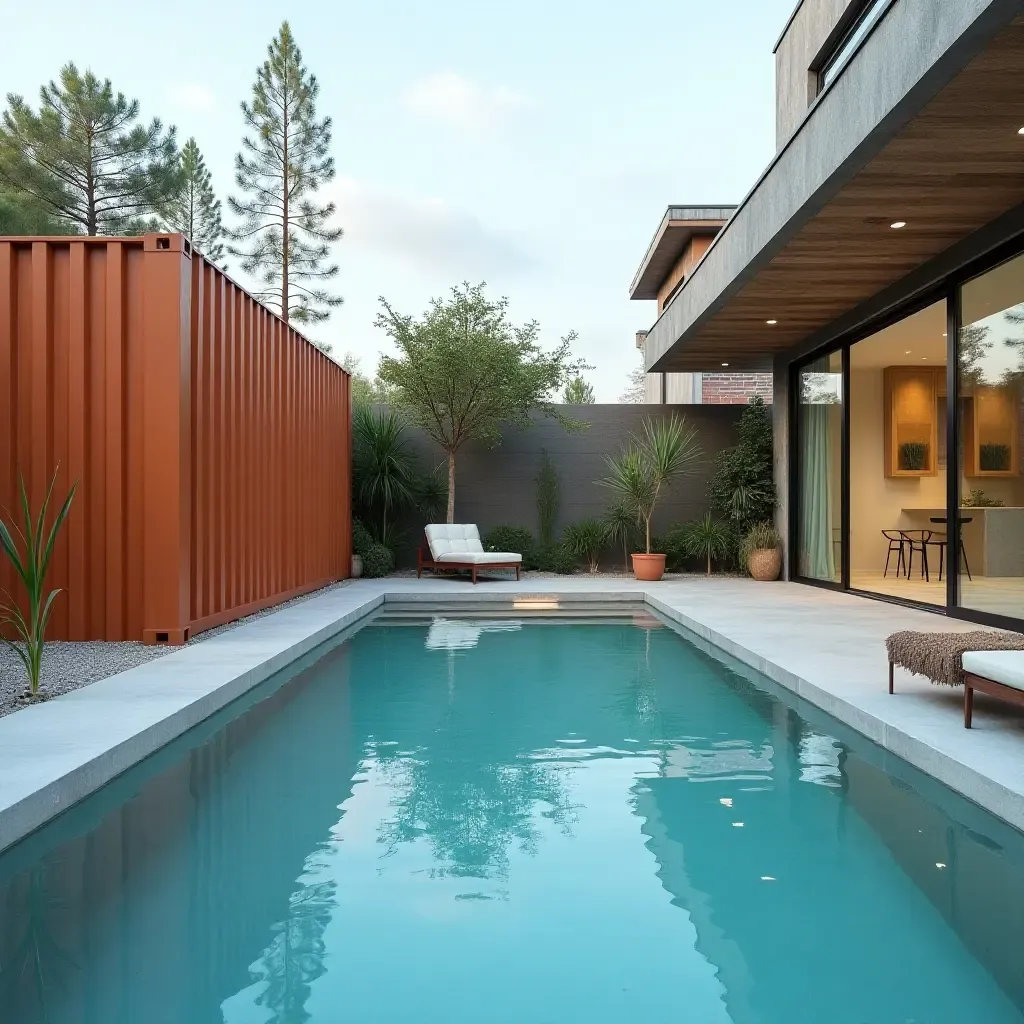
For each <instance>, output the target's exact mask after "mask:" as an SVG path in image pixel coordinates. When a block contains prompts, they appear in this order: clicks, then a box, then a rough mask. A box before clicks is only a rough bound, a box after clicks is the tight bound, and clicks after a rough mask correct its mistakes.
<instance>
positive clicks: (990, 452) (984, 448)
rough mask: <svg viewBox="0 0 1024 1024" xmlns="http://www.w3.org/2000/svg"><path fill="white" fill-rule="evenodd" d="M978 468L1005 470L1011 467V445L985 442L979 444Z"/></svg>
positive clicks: (996, 470) (986, 470) (990, 470)
mask: <svg viewBox="0 0 1024 1024" xmlns="http://www.w3.org/2000/svg"><path fill="white" fill-rule="evenodd" d="M978 468H979V469H982V470H984V471H985V472H989V473H992V472H997V473H1001V472H1005V471H1006V470H1008V469H1009V468H1010V446H1009V445H1008V444H983V445H979V446H978Z"/></svg>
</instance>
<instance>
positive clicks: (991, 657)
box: [964, 651, 1024, 690]
mask: <svg viewBox="0 0 1024 1024" xmlns="http://www.w3.org/2000/svg"><path fill="white" fill-rule="evenodd" d="M964 671H965V672H970V673H971V674H972V675H976V676H982V677H983V678H985V679H991V680H993V681H994V682H997V683H1002V684H1003V686H1012V687H1013V688H1014V689H1015V690H1024V651H967V652H965V653H964Z"/></svg>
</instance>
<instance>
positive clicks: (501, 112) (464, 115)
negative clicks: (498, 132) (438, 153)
mask: <svg viewBox="0 0 1024 1024" xmlns="http://www.w3.org/2000/svg"><path fill="white" fill-rule="evenodd" d="M402 102H403V103H404V104H405V106H406V107H407V108H408V109H409V110H412V111H413V112H415V113H418V114H425V115H427V116H428V117H434V118H437V119H438V120H441V121H447V122H448V123H449V124H453V125H456V126H458V127H460V128H473V129H487V128H493V127H495V126H497V125H498V124H500V123H502V122H503V121H505V120H506V119H507V118H508V117H509V116H510V115H513V114H515V113H517V112H518V111H520V110H523V109H525V108H526V107H529V106H530V105H531V104H530V99H529V97H527V96H525V95H524V94H523V93H520V92H516V91H515V90H514V89H508V88H506V87H505V86H494V87H488V86H483V85H478V84H477V83H476V82H471V81H470V80H469V79H468V78H464V77H463V76H462V75H459V74H456V73H455V72H454V71H439V72H437V73H436V74H433V75H428V76H427V77H426V78H421V79H420V80H419V81H418V82H414V83H413V84H412V85H411V86H409V88H408V89H406V90H405V92H404V93H403V94H402Z"/></svg>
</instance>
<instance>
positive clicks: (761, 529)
mask: <svg viewBox="0 0 1024 1024" xmlns="http://www.w3.org/2000/svg"><path fill="white" fill-rule="evenodd" d="M781 547H782V538H781V537H780V536H779V531H778V530H776V529H775V524H774V523H773V522H771V520H769V519H766V520H765V521H764V522H761V523H755V524H754V525H753V526H752V527H751V528H750V529H749V530H748V531H747V533H746V535H745V536H744V537H743V540H742V541H741V542H740V564H741V565H742V566H743V567H744V568H746V565H747V559H749V558H750V555H751V552H754V551H761V550H764V549H765V548H781Z"/></svg>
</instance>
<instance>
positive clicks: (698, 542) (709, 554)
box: [680, 512, 736, 576]
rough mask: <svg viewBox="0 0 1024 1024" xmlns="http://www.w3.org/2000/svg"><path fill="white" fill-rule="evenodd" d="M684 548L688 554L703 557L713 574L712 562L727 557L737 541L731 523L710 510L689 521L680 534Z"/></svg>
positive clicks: (709, 572)
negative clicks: (714, 514)
mask: <svg viewBox="0 0 1024 1024" xmlns="http://www.w3.org/2000/svg"><path fill="white" fill-rule="evenodd" d="M680 540H681V545H682V550H683V552H684V553H685V554H687V555H693V556H694V557H699V558H703V559H704V560H705V561H706V563H707V570H708V575H709V576H710V575H711V563H712V561H715V560H721V559H723V558H725V557H726V556H727V555H728V554H729V552H730V551H732V550H733V547H734V545H735V543H736V540H735V537H734V536H733V532H732V530H731V529H730V528H729V524H728V523H725V522H723V521H722V520H720V519H716V518H715V517H714V516H713V515H712V514H711V513H710V512H706V513H705V514H704V516H703V518H701V519H698V520H697V521H696V522H693V523H687V524H686V526H684V527H683V528H682V532H681V535H680Z"/></svg>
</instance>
